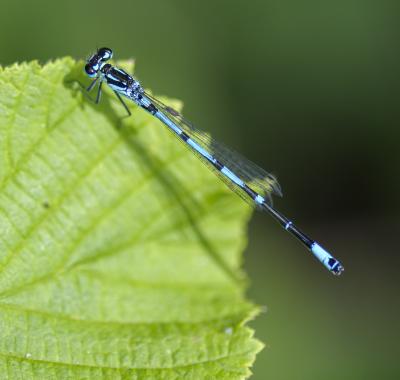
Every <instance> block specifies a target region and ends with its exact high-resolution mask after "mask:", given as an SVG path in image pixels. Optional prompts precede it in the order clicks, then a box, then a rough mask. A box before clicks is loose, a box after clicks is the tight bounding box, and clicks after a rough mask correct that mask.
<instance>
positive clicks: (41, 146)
mask: <svg viewBox="0 0 400 380" xmlns="http://www.w3.org/2000/svg"><path fill="white" fill-rule="evenodd" d="M82 67H83V63H82V62H75V61H74V60H72V59H71V58H64V59H61V60H58V61H56V62H52V63H48V64H46V65H45V66H40V65H39V64H38V63H37V62H31V63H24V64H19V65H13V66H11V67H6V68H0V231H1V236H0V378H1V379H12V380H17V379H23V380H29V379H40V380H43V379H96V380H98V379H113V380H114V379H144V378H145V379H216V378H218V379H244V378H246V377H248V376H249V375H250V371H249V367H250V366H251V364H252V363H253V361H254V359H255V355H256V353H257V352H258V351H259V350H260V349H261V348H262V344H261V343H260V342H258V341H257V340H256V339H254V338H253V331H252V330H251V329H249V328H248V327H246V326H245V323H246V321H248V320H249V319H250V318H252V317H253V316H254V315H255V314H256V313H257V312H258V309H257V307H255V306H254V305H253V304H251V303H250V302H248V301H247V300H246V299H245V298H244V288H245V281H244V279H243V275H242V273H241V271H240V264H241V252H242V250H243V248H244V246H245V243H246V241H245V240H246V239H245V228H246V223H247V220H248V218H249V216H250V210H249V208H248V207H247V206H246V205H244V204H243V203H242V202H241V201H240V200H239V199H238V198H237V197H236V195H234V194H232V193H231V192H230V191H229V190H228V189H227V188H226V187H225V185H224V184H222V183H220V181H219V180H218V179H217V178H216V177H215V176H214V175H213V174H212V173H210V172H209V170H208V169H207V168H205V167H204V166H203V164H202V163H201V162H200V161H199V160H198V159H197V158H196V157H193V155H192V154H191V153H190V152H189V151H187V150H186V148H185V147H184V146H183V144H180V143H179V142H178V140H177V139H176V138H174V137H173V136H172V135H171V134H170V133H169V132H168V131H167V130H166V128H165V127H164V126H163V125H162V124H161V123H160V122H158V121H157V120H155V118H154V117H152V116H151V115H148V114H146V112H144V111H143V110H141V109H139V108H137V107H135V106H134V105H130V107H131V110H132V114H133V115H132V117H130V118H126V117H124V116H125V115H124V109H123V108H122V107H121V105H120V104H119V103H118V102H117V100H115V96H113V94H112V92H110V91H108V92H107V91H106V94H104V96H103V99H102V102H101V104H100V105H94V104H92V103H91V102H89V101H88V100H87V99H86V97H85V96H84V93H83V91H82V90H81V87H80V85H79V84H78V82H81V83H84V85H85V86H87V85H88V80H87V79H86V78H85V77H84V76H83V74H82V73H81V72H82ZM166 101H167V100H166ZM172 103H173V104H175V105H179V104H178V103H177V102H172Z"/></svg>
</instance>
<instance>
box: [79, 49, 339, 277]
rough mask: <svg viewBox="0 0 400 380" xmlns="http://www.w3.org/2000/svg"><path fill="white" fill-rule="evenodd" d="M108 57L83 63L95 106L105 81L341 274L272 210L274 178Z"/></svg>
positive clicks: (107, 53) (106, 52)
mask: <svg viewBox="0 0 400 380" xmlns="http://www.w3.org/2000/svg"><path fill="white" fill-rule="evenodd" d="M112 56H113V52H112V50H111V49H109V48H101V49H98V50H97V52H96V53H94V54H93V55H92V56H91V57H90V58H89V59H88V60H87V62H86V65H85V72H86V74H87V75H88V76H89V77H90V78H94V80H93V82H92V83H91V84H90V86H89V87H88V88H87V90H88V91H91V90H92V89H93V88H94V86H95V84H96V83H98V91H97V96H96V103H98V102H99V101H100V97H101V91H102V90H101V89H102V84H103V83H104V82H105V83H106V84H107V85H108V86H109V87H110V88H111V89H112V90H113V91H114V93H115V95H116V96H117V97H118V99H119V101H120V102H121V103H122V105H123V106H124V108H125V110H126V111H127V112H128V114H129V115H130V114H131V112H130V111H129V108H128V107H127V105H126V104H125V103H124V101H123V99H122V97H121V95H122V96H124V97H126V98H128V99H130V100H131V101H133V102H134V103H135V104H137V105H138V106H139V107H141V108H143V109H144V110H146V111H147V112H149V113H150V114H151V115H153V116H154V117H156V118H157V119H159V120H160V121H161V122H162V123H163V124H164V125H165V126H166V127H167V128H169V129H170V131H172V132H173V134H174V135H175V136H177V137H178V138H179V139H181V141H182V142H184V143H185V145H186V146H187V147H188V148H189V149H190V150H191V151H192V152H193V153H194V154H195V155H196V156H197V157H199V158H200V159H201V161H202V162H203V163H205V164H206V165H207V166H208V167H209V168H210V169H212V170H213V171H214V172H215V173H216V174H217V175H218V177H219V178H220V179H221V180H223V181H224V182H225V183H226V184H227V185H228V186H229V187H230V188H231V189H232V190H233V191H235V192H236V193H237V194H239V195H240V196H241V197H242V198H243V199H244V200H245V201H247V202H248V203H250V204H252V205H253V206H255V207H256V208H258V209H261V210H264V211H267V212H268V213H269V214H270V215H271V216H272V217H273V218H274V219H275V220H277V221H278V222H279V223H280V224H281V226H282V227H283V228H284V229H285V230H286V231H288V232H290V233H291V234H292V235H293V236H294V237H295V238H296V239H298V240H299V241H300V242H302V243H303V244H304V245H305V246H306V247H307V248H308V249H309V250H310V251H311V252H312V253H313V254H314V256H315V257H316V258H317V259H318V260H319V261H320V262H321V263H322V264H323V265H324V266H325V267H326V268H327V269H328V270H329V271H330V272H331V273H333V274H335V275H340V274H341V273H342V272H343V266H342V265H341V264H340V262H339V261H338V260H336V259H335V258H334V257H333V256H332V255H330V254H329V253H328V252H327V251H326V250H325V249H324V248H322V247H321V246H320V245H319V244H318V243H317V242H316V241H314V240H312V239H310V238H309V237H308V236H307V235H305V234H304V233H303V232H301V231H300V230H299V229H298V228H297V227H296V226H295V225H294V224H293V223H292V222H291V221H290V220H289V219H288V218H286V217H285V216H283V215H282V214H281V213H280V212H278V211H277V210H276V209H275V208H273V206H272V202H271V194H277V195H281V192H280V188H279V185H278V182H277V181H276V179H275V178H274V176H272V175H271V174H268V173H267V172H266V171H265V170H263V169H261V168H260V167H259V166H257V165H256V164H254V163H252V162H251V161H249V160H247V159H246V158H244V157H242V156H241V155H240V154H238V153H236V152H235V151H233V150H232V149H229V148H228V147H226V146H224V145H222V144H220V143H218V142H216V141H215V140H214V139H212V138H211V137H210V136H209V135H208V134H207V133H205V132H202V131H200V130H198V129H196V128H195V127H194V126H193V125H192V124H191V123H189V122H188V121H187V120H185V119H184V118H183V117H182V115H180V114H179V112H177V111H175V110H174V109H172V108H171V107H169V106H167V105H165V104H163V103H162V102H160V101H159V100H157V99H156V98H154V97H153V96H152V95H150V94H148V93H147V92H146V91H144V89H143V87H142V86H141V84H140V83H139V82H138V81H137V80H136V79H135V78H134V77H133V76H131V75H129V74H128V73H126V72H125V71H124V70H122V69H120V68H118V67H115V66H113V65H111V64H110V63H107V61H109V60H110V59H111V58H112Z"/></svg>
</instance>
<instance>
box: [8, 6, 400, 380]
mask: <svg viewBox="0 0 400 380" xmlns="http://www.w3.org/2000/svg"><path fill="white" fill-rule="evenodd" d="M399 6H400V3H399V2H398V0H395V1H390V0H381V1H373V0H364V1H362V0H337V1H324V0H252V1H238V0H230V1H228V0H219V1H218V0H215V1H210V0H203V1H189V0H186V1H178V0H152V1H151V2H148V1H133V0H132V1H120V0H114V1H105V0H98V1H96V2H93V1H91V2H89V1H82V0H81V1H78V0H70V1H61V2H60V1H54V0H53V1H50V0H46V1H41V0H36V1H18V0H1V13H0V51H1V54H0V63H1V64H2V65H7V64H10V63H12V62H14V61H23V60H32V59H39V60H40V61H42V62H45V61H47V60H49V59H52V58H56V57H60V56H64V55H72V56H73V57H75V58H86V57H87V55H88V54H90V53H91V52H92V51H93V50H94V49H95V48H96V47H101V46H103V45H105V46H110V47H112V48H113V49H114V50H115V52H116V55H117V58H129V57H135V58H136V59H137V70H136V74H137V76H138V77H139V78H140V79H141V80H142V82H143V83H144V85H145V86H146V87H149V88H151V89H153V90H154V91H155V93H156V94H163V95H168V96H172V97H176V98H179V99H182V100H184V102H185V114H186V116H187V117H188V118H189V119H190V120H193V121H195V122H196V124H197V125H198V126H200V127H201V128H203V129H206V130H210V131H212V132H213V134H214V135H215V136H216V137H218V138H219V139H220V140H222V141H225V142H226V143H227V144H230V145H232V146H234V147H235V148H236V149H238V150H240V151H241V152H243V153H244V154H245V155H246V156H248V157H249V158H251V159H252V160H254V161H256V162H257V163H259V164H260V165H261V166H263V167H265V168H266V169H267V170H270V171H272V172H273V173H275V174H276V175H277V176H278V178H279V180H280V183H281V185H282V188H283V191H284V194H285V197H284V198H283V199H277V200H276V202H275V205H276V206H277V208H278V209H280V210H281V211H283V212H284V213H286V214H287V215H288V216H290V217H292V218H293V219H294V220H295V221H296V222H298V224H299V226H301V227H302V228H303V229H304V231H306V232H308V233H309V234H310V235H311V236H312V237H315V238H316V239H317V240H319V241H320V243H321V244H323V245H324V246H326V247H327V248H329V249H330V250H331V251H332V252H334V254H335V255H336V256H337V257H338V258H339V259H341V260H342V261H343V263H344V265H345V268H346V272H345V274H344V276H343V277H342V278H333V276H331V275H330V274H329V273H328V272H327V271H326V270H325V269H324V268H323V267H322V266H320V265H319V264H318V263H317V262H315V260H314V259H312V258H311V257H310V255H309V254H308V253H307V251H306V250H305V249H303V247H301V246H300V245H299V244H298V243H297V242H296V241H294V239H292V238H290V237H289V236H287V234H285V233H284V232H282V230H281V229H280V227H279V226H278V225H276V224H275V223H274V222H273V221H272V220H271V219H270V218H269V217H268V216H267V215H260V214H258V215H255V217H254V218H253V220H252V223H251V225H250V236H249V247H248V249H247V252H246V255H245V267H246V270H247V271H248V274H249V276H250V278H251V280H252V285H251V287H250V289H249V296H250V297H251V298H252V299H253V300H255V301H256V302H257V303H259V304H264V305H267V308H268V312H267V313H266V314H263V315H261V316H260V317H259V318H257V320H256V321H255V322H253V323H252V325H253V326H254V327H255V328H256V330H257V331H256V335H257V337H259V338H260V339H262V340H263V341H264V342H266V344H267V347H266V349H265V350H264V351H263V352H262V353H261V354H260V355H259V356H258V360H257V362H256V364H255V367H254V372H255V375H254V377H253V378H254V379H274V380H278V379H364V380H365V379H376V378H380V379H398V378H400V361H399V353H400V348H399V344H400V343H399V342H400V328H399V327H400V326H399V312H400V303H399V290H400V287H399V281H398V278H399V275H398V265H399V263H400V260H399V254H398V253H399V249H398V237H399V235H400V223H399V221H398V214H399V211H400V202H399V191H400V178H399V174H400V170H399V165H400V152H399V151H400V131H399V128H398V126H399V113H400V108H399V104H400V90H399V88H400V74H399V68H400V65H399V64H400V48H399V36H400V22H399V21H400V7H399Z"/></svg>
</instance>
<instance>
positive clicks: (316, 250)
mask: <svg viewBox="0 0 400 380" xmlns="http://www.w3.org/2000/svg"><path fill="white" fill-rule="evenodd" d="M311 252H312V253H313V254H314V256H315V257H316V258H317V259H318V260H319V261H320V262H321V263H322V264H323V265H324V266H325V267H326V268H327V269H328V270H329V271H330V272H331V273H333V274H334V275H335V276H339V275H340V274H342V272H343V271H344V268H343V266H342V264H341V263H340V262H339V261H338V260H336V259H335V258H334V257H333V256H332V255H331V254H330V253H329V252H327V251H326V250H325V249H324V248H322V247H321V246H320V245H319V244H318V243H314V244H313V245H312V246H311Z"/></svg>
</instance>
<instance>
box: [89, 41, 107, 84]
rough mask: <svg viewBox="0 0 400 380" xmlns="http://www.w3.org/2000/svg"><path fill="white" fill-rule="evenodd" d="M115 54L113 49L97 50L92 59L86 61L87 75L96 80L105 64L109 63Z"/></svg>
mask: <svg viewBox="0 0 400 380" xmlns="http://www.w3.org/2000/svg"><path fill="white" fill-rule="evenodd" d="M112 55H113V52H112V50H111V49H109V48H106V47H103V48H100V49H98V50H97V52H96V53H94V54H93V55H92V56H90V58H89V59H88V60H87V61H86V65H85V73H86V75H87V76H89V77H90V78H94V77H95V76H96V75H97V73H98V72H99V70H100V69H101V67H102V66H103V65H102V64H103V63H104V62H107V61H108V60H109V59H111V58H112Z"/></svg>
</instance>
